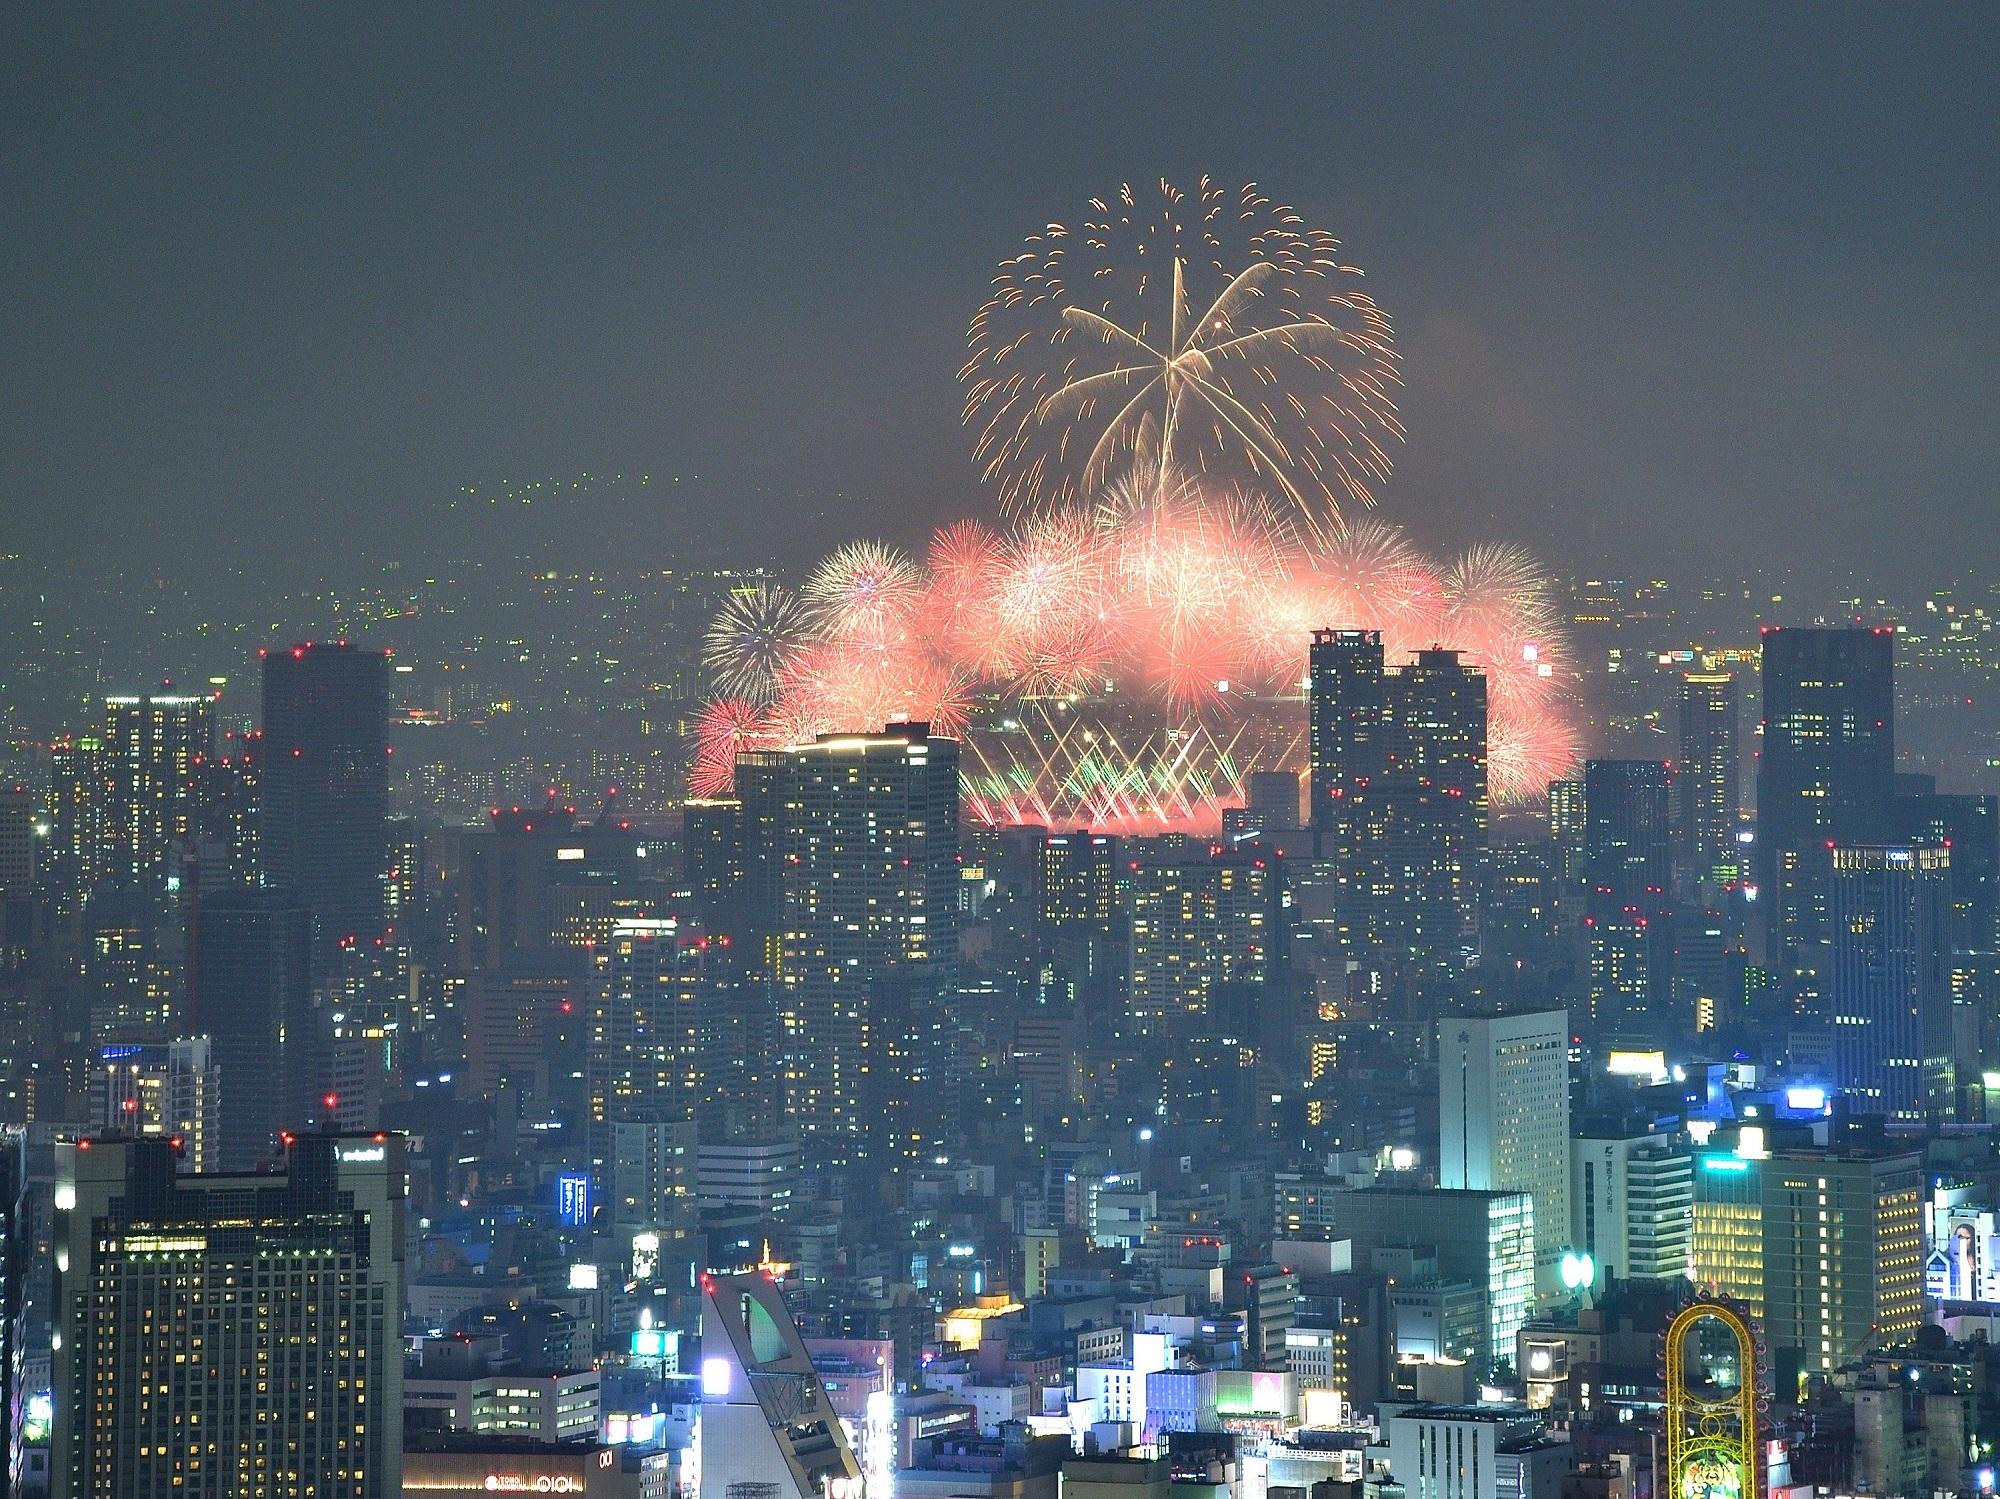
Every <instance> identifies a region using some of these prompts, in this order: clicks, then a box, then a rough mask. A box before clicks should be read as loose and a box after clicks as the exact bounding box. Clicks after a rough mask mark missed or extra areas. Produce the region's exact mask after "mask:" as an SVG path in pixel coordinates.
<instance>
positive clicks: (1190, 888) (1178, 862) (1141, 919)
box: [1127, 855, 1285, 1039]
mask: <svg viewBox="0 0 2000 1499" xmlns="http://www.w3.org/2000/svg"><path fill="white" fill-rule="evenodd" d="M1135 862H1137V863H1138V866H1139V867H1138V868H1137V869H1135V870H1132V871H1131V872H1130V874H1129V876H1128V879H1129V884H1130V891H1129V894H1128V896H1127V900H1128V905H1129V910H1130V922H1129V930H1130V934H1131V952H1130V957H1129V961H1128V966H1127V972H1128V973H1129V974H1130V975H1131V1008H1130V1013H1129V1019H1130V1021H1131V1025H1132V1029H1133V1031H1134V1032H1135V1033H1136V1034H1138V1035H1142V1036H1165V1037H1177V1038H1181V1039H1192V1038H1194V1037H1196V1036H1199V1035H1206V1034H1208V1033H1209V1029H1210V1028H1209V1024H1208V1022H1209V1016H1210V1005H1211V1000H1212V998H1213V996H1214V993H1215V990H1216V989H1217V988H1218V986H1220V985H1225V984H1229V985H1260V986H1261V985H1264V984H1268V983H1270V982H1271V981H1273V980H1274V979H1276V978H1277V977H1279V974H1280V971H1281V965H1282V963H1283V959H1284V934H1285V920H1284V917H1285V912H1284V908H1283V892H1284V879H1283V863H1282V861H1279V860H1267V859H1264V858H1262V857H1249V856H1243V855H1238V856H1222V857H1217V858H1196V859H1163V860H1153V859H1141V860H1138V861H1135Z"/></svg>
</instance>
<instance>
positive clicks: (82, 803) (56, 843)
mask: <svg viewBox="0 0 2000 1499" xmlns="http://www.w3.org/2000/svg"><path fill="white" fill-rule="evenodd" d="M103 754H104V745H103V743H102V741H100V740H99V739H98V738H97V736H96V735H95V734H82V735H78V736H76V737H74V738H65V739H59V740H57V741H56V742H55V743H54V744H52V745H50V746H49V777H50V792H51V794H50V798H49V813H50V816H49V865H50V868H49V882H50V884H51V886H52V887H53V891H54V900H55V906H56V909H57V910H58V911H59V912H61V913H62V914H63V915H65V916H69V915H74V914H75V913H76V912H77V910H79V909H80V908H81V906H82V904H83V898H84V896H85V895H86V894H87V893H88V892H89V891H90V890H91V889H92V888H93V887H94V886H95V885H96V883H97V879H98V875H99V874H100V872H101V871H102V869H103V864H104V836H103V824H104V774H103V770H102V767H101V762H102V759H103Z"/></svg>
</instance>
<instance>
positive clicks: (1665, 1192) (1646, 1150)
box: [1569, 1130, 1694, 1281]
mask: <svg viewBox="0 0 2000 1499" xmlns="http://www.w3.org/2000/svg"><path fill="white" fill-rule="evenodd" d="M1569 1182H1570V1199H1569V1212H1570V1228H1571V1231H1572V1237H1573V1238H1574V1239H1575V1240H1576V1244H1575V1247H1576V1248H1577V1249H1580V1250H1582V1251H1583V1252H1584V1253H1585V1254H1588V1255H1589V1256H1590V1257H1591V1259H1592V1260H1593V1261H1594V1262H1595V1264H1596V1266H1597V1269H1598V1274H1599V1278H1600V1280H1605V1281H1608V1280H1610V1279H1612V1278H1616V1279H1618V1280H1650V1281H1680V1280H1684V1279H1685V1278H1686V1277H1687V1273H1688V1266H1689V1264H1690V1263H1691V1262H1692V1258H1693V1253H1694V1245H1693V1238H1694V1157H1693V1154H1692V1152H1691V1150H1690V1147H1689V1145H1688V1140H1687V1137H1686V1136H1685V1135H1678V1134H1676V1135H1662V1134H1652V1133H1648V1132H1646V1131H1643V1130H1640V1131H1625V1130H1615V1131H1610V1132H1606V1133H1598V1132H1594V1131H1593V1132H1587V1133H1584V1134H1580V1135H1578V1136H1577V1137H1576V1138H1575V1139H1574V1140H1572V1141H1571V1142H1570V1178H1569Z"/></svg>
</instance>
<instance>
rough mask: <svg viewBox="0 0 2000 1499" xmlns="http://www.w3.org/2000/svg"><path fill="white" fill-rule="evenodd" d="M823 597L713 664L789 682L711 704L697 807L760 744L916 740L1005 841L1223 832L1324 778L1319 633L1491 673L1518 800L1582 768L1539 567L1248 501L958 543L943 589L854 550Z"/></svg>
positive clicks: (822, 585)
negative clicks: (950, 748) (1303, 771)
mask: <svg viewBox="0 0 2000 1499" xmlns="http://www.w3.org/2000/svg"><path fill="white" fill-rule="evenodd" d="M807 594H808V597H809V598H810V599H811V601H812V604H813V607H812V609H811V610H810V611H807V612H801V613H800V614H798V615H796V616H793V619H794V622H795V623H794V628H795V633H794V634H793V636H792V637H791V638H790V639H789V640H784V641H772V640H770V639H769V638H767V637H766V636H765V635H764V634H762V633H759V632H744V631H724V630H722V629H721V628H720V622H719V625H718V630H717V633H716V636H715V637H714V640H713V641H712V643H714V644H719V643H720V642H721V641H723V640H724V639H731V638H733V639H739V640H741V641H742V642H743V647H742V649H743V656H742V658H741V659H740V660H729V659H722V660H715V661H712V662H711V666H712V668H713V669H714V670H715V671H716V673H717V679H718V681H719V682H750V683H757V682H761V681H762V680H763V677H762V675H761V673H762V671H763V669H764V663H765V662H766V661H767V660H770V659H773V658H775V659H778V660H779V661H781V662H782V665H780V667H779V668H778V669H777V672H776V675H775V693H774V695H772V696H771V697H770V698H769V700H768V701H763V700H760V699H759V698H758V697H757V696H756V695H755V694H752V693H744V694H740V695H733V696H727V697H724V698H722V699H720V700H718V701H717V702H716V703H714V704H712V705H711V707H710V709H709V711H708V713H707V714H706V715H705V716H704V718H703V720H702V722H701V723H700V725H699V727H698V731H697V732H698V737H699V743H698V746H697V751H696V755H695V765H694V770H695V784H694V788H693V789H694V790H695V792H696V793H697V794H699V795H713V794H715V793H717V792H720V791H723V790H725V789H727V787H728V785H729V775H730V767H731V763H732V761H733V759H734V756H735V753H736V751H737V750H738V749H741V748H744V747H746V746H749V745H756V744H778V743H789V742H795V741H800V740H805V739H810V738H811V737H812V736H813V735H814V734H816V733H820V732H828V731H849V730H854V729H857V728H869V729H872V728H877V727H879V726H880V725H882V724H884V723H887V722H892V721H896V720H901V719H910V720H922V721H927V722H930V723H932V724H934V725H937V726H939V728H940V729H941V730H942V731H944V732H949V733H953V734H956V735H958V736H959V737H961V738H962V739H964V740H965V741H966V744H967V746H968V749H967V754H966V756H965V760H964V764H965V792H966V804H967V808H968V811H969V812H970V813H971V814H972V815H974V816H976V817H979V818H981V819H983V820H986V821H990V822H996V823H1007V822H1023V821H1027V822H1041V823H1050V824H1060V825H1066V826H1067V825H1088V826H1091V827H1099V828H1118V829H1125V830H1132V831H1147V830H1151V831H1158V830H1163V829H1168V828H1177V829H1208V828H1213V827H1214V826H1215V824H1216V822H1217V821H1218V819H1219V816H1220V809H1221V808H1222V806H1224V805H1226V804H1229V803H1230V802H1231V800H1232V799H1233V798H1236V797H1237V796H1239V795H1240V787H1241V784H1242V779H1243V777H1244V776H1245V775H1247V774H1248V773H1249V772H1251V771H1254V770H1266V769H1277V768H1288V769H1294V770H1296V769H1300V768H1302V755H1303V729H1304V718H1305V712H1304V705H1303V677H1304V674H1305V650H1306V644H1307V641H1308V639H1309V638H1310V634H1311V632H1312V631H1313V630H1314V629H1316V628H1320V627H1333V628H1344V629H1380V630H1382V631H1384V636H1385V643H1387V644H1389V646H1390V648H1391V650H1392V651H1393V652H1398V653H1407V652H1408V651H1413V650H1415V649H1417V648H1418V647H1420V646H1427V645H1431V644H1433V643H1443V644H1446V645H1451V646H1455V647H1457V648H1459V649H1461V650H1463V651H1464V652H1465V653H1466V656H1467V659H1468V660H1469V661H1470V662H1472V663H1473V664H1475V665H1478V666H1479V667H1481V668H1482V669H1483V670H1484V671H1485V672H1486V674H1487V677H1488V680H1489V682H1490V683H1491V684H1492V693H1493V702H1494V710H1493V717H1492V724H1491V778H1492V789H1493V794H1494V796H1495V797H1496V799H1498V800H1500V801H1502V802H1508V801H1522V800H1526V799H1529V798H1532V797H1535V796H1539V795H1540V794H1541V793H1542V792H1543V790H1544V789H1545V787H1546V786H1547V783H1548V780H1549V778H1550V776H1551V775H1554V774H1559V773H1561V772H1563V771H1565V770H1567V769H1568V768H1569V766H1570V765H1571V763H1572V762H1573V759H1574V751H1575V746H1574V742H1573V738H1572V731H1571V729H1570V727H1569V722H1570V717H1569V714H1568V712H1567V707H1568V702H1569V694H1570V685H1571V683H1570V677H1571V673H1570V669H1569V666H1568V662H1567V660H1566V658H1565V652H1564V649H1563V646H1562V641H1561V636H1560V633H1559V632H1558V630H1557V627H1556V623H1557V622H1556V616H1555V610H1554V607H1553V603H1552V600H1551V598H1550V592H1549V587H1548V584H1547V582H1546V581H1545V580H1544V579H1543V578H1542V576H1541V575H1540V574H1539V573H1537V572H1536V571H1535V569H1534V566H1533V564H1532V562H1530V561H1529V559H1528V558H1527V557H1526V556H1525V555H1523V554H1521V553H1519V552H1516V551H1513V550H1510V549H1501V548H1480V549H1477V550H1474V551H1472V552H1470V553H1468V554H1467V555H1466V556H1464V557H1462V558H1460V559H1458V560H1457V561H1456V562H1453V563H1451V564H1449V565H1444V564H1440V563H1438V562H1436V561H1433V560H1432V559H1430V558H1428V557H1426V556H1425V555H1424V554H1423V553H1422V552H1421V551H1420V550H1418V549H1417V548H1416V547H1415V546H1413V545H1412V544H1411V543H1410V542H1409V541H1408V540H1407V539H1405V538H1404V537H1403V536H1402V535H1401V534H1400V533H1399V532H1397V531H1396V530H1394V529H1393V528H1391V527H1388V526H1385V525H1382V524H1380V523H1376V522H1369V523H1366V524H1363V525H1357V526H1354V527H1351V528H1349V529H1348V531H1347V532H1346V533H1345V534H1344V535H1343V536H1342V537H1341V538H1339V539H1337V540H1329V539H1326V538H1324V537H1322V536H1318V535H1314V534H1310V533H1307V532H1305V531H1304V530H1302V529H1300V528H1296V527H1293V526H1290V525H1289V524H1287V521H1286V519H1285V517H1284V516H1283V515H1282V514H1279V513H1274V511H1273V509H1272V507H1270V506H1269V505H1266V504H1263V503H1260V502H1259V501H1258V500H1257V498H1256V496H1255V495H1254V494H1253V493H1246V492H1244V491H1242V490H1239V489H1235V488H1228V489H1223V488H1218V487H1216V486H1211V485H1205V484H1201V483H1197V482H1194V481H1191V480H1187V479H1184V478H1180V477H1176V476H1171V475H1170V476H1169V477H1168V478H1167V480H1165V481H1164V482H1163V483H1159V484H1157V485H1154V486H1151V487H1150V488H1147V487H1145V486H1142V485H1141V484H1140V483H1139V482H1138V481H1136V480H1127V481H1125V482H1124V483H1122V484H1120V485H1119V486H1117V490H1116V492H1115V493H1114V494H1111V495H1108V496H1107V497H1106V498H1105V499H1104V500H1103V501H1102V502H1100V503H1099V504H1097V505H1096V506H1094V507H1092V508H1090V509H1087V510H1086V509H1081V508H1079V509H1072V510H1063V511H1045V512H1042V513H1039V514H1036V515H1033V516H1028V517H1024V518H1022V519H1021V520H1019V521H1018V522H1016V523H1015V524H1014V525H1013V526H1012V527H1011V528H1009V529H1007V530H1006V531H1004V532H1000V533H995V532H993V531H990V530H988V529H987V528H985V527H983V526H979V525H976V524H973V523H971V522H960V523H958V524H957V525H954V526H952V527H950V528H948V529H947V530H944V531H940V532H939V533H938V534H937V536H936V537H935V538H934V540H933V541H932V544H931V547H930V550H929V553H928V561H927V563H925V564H923V565H919V564H917V563H915V562H913V561H911V560H910V559H909V558H907V557H904V556H902V555H901V554H900V553H896V552H893V551H890V550H888V549H886V548H881V547H877V546H874V545H872V544H866V545H861V546H855V547H849V548H847V549H845V550H843V551H842V552H840V553H839V554H837V555H836V556H835V557H833V558H831V559H829V560H828V561H827V562H826V563H825V564H824V565H822V566H821V568H820V569H819V570H818V571H817V572H816V573H815V574H814V575H813V580H812V583H811V584H810V585H809V586H808V589H807ZM731 612H732V614H734V613H735V612H737V611H735V610H734V609H732V611H731ZM729 617H730V616H729V615H725V621H726V620H727V619H728V618H729ZM759 617H760V618H761V617H763V616H761V615H760V616H759ZM1391 659H1392V660H1396V659H1401V656H1400V655H1392V656H1391Z"/></svg>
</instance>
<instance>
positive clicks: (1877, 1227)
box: [1694, 1130, 1924, 1402]
mask: <svg viewBox="0 0 2000 1499" xmlns="http://www.w3.org/2000/svg"><path fill="white" fill-rule="evenodd" d="M1694 1183H1695V1185H1694V1279H1695V1281H1696V1283H1697V1284H1700V1285H1713V1286H1714V1287H1716V1288H1717V1289H1718V1290H1720V1291H1722V1292H1723V1293H1724V1294H1726V1295H1729V1296H1732V1297H1734V1298H1735V1299H1736V1300H1738V1301H1740V1302H1742V1303H1743V1304H1744V1305H1745V1306H1746V1307H1747V1308H1748V1309H1749V1311H1750V1312H1751V1313H1752V1314H1753V1315H1755V1316H1757V1317H1759V1318H1761V1319H1762V1324H1763V1333H1764V1340H1765V1343H1766V1346H1767V1347H1768V1348H1769V1349H1770V1352H1771V1360H1772V1364H1773V1367H1774V1370H1775V1372H1776V1379H1775V1381H1774V1383H1775V1385H1776V1389H1777V1391H1778V1393H1779V1395H1780V1397H1781V1398H1783V1399H1784V1400H1786V1401H1788V1402H1789V1401H1790V1400H1792V1399H1794V1398H1796V1394H1797V1392H1798V1385H1799V1380H1800V1379H1801V1378H1802V1377H1803V1376H1804V1375H1805V1374H1807V1373H1815V1372H1825V1371H1829V1370H1833V1369H1838V1368H1840V1367H1841V1366H1843V1365H1845V1364H1847V1363H1850V1362H1852V1361H1853V1360H1854V1359H1856V1358H1858V1357H1859V1356H1860V1355H1861V1354H1862V1353H1863V1352H1865V1351H1866V1350H1868V1349H1870V1348H1879V1347H1893V1346H1895V1345H1897V1344H1900V1343H1905V1342H1908V1341H1909V1340H1910V1339H1911V1338H1913V1337H1915V1336H1916V1333H1917V1329H1918V1328H1919V1327H1920V1326H1922V1324H1923V1318H1924V1273H1923V1272H1924V1243H1923V1193H1924V1168H1923V1158H1922V1156H1921V1155H1919V1154H1917V1153H1914V1152H1908V1153H1905V1152H1900V1151H1895V1150H1880V1149H1876V1150H1871V1149H1821V1148H1808V1147H1802V1148H1796V1149H1780V1150H1776V1151H1767V1150H1766V1149H1765V1148H1764V1146H1763V1142H1762V1139H1761V1137H1760V1136H1758V1134H1757V1133H1756V1132H1755V1131H1752V1130H1745V1131H1744V1138H1743V1139H1742V1140H1741V1141H1740V1142H1739V1143H1738V1145H1737V1147H1736V1149H1735V1150H1733V1151H1726V1150H1719V1149H1718V1150H1708V1151H1700V1152H1697V1153H1696V1156H1695V1173H1694Z"/></svg>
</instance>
